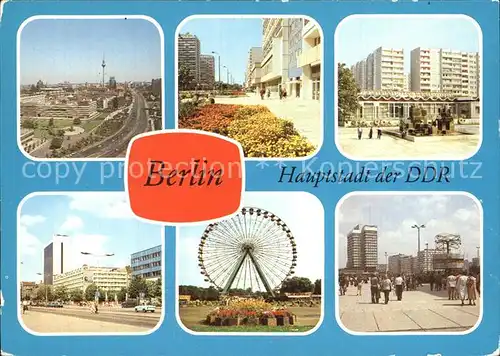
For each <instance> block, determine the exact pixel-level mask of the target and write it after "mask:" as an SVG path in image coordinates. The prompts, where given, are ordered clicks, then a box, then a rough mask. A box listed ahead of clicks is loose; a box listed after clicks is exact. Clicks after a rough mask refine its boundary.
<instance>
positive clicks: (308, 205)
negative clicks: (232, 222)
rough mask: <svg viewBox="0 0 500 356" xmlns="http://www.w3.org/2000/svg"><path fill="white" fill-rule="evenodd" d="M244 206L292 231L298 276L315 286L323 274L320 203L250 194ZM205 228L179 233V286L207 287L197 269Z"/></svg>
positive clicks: (299, 196)
mask: <svg viewBox="0 0 500 356" xmlns="http://www.w3.org/2000/svg"><path fill="white" fill-rule="evenodd" d="M244 205H245V206H252V207H258V208H261V209H265V210H268V211H270V212H272V213H274V214H276V215H277V216H279V217H280V218H281V219H282V220H283V221H284V222H285V223H286V224H287V225H288V227H289V228H290V230H291V231H292V233H293V236H294V237H295V241H296V243H297V266H296V269H295V275H296V276H299V277H308V278H310V279H311V280H312V281H313V282H314V280H316V279H322V278H323V273H324V262H323V260H324V258H323V256H324V238H325V236H324V235H325V234H324V210H323V206H322V204H321V202H320V201H319V200H318V199H317V198H316V197H314V196H313V195H311V194H308V193H303V192H247V193H245V197H244ZM205 228H206V224H204V225H198V226H193V227H183V228H180V229H179V239H178V240H177V258H178V262H179V268H178V271H177V273H178V283H179V285H197V286H204V287H208V286H209V284H208V283H206V282H205V281H204V280H203V279H204V278H203V276H202V275H201V274H200V269H199V267H198V244H199V243H200V238H201V235H202V234H203V231H204V230H205Z"/></svg>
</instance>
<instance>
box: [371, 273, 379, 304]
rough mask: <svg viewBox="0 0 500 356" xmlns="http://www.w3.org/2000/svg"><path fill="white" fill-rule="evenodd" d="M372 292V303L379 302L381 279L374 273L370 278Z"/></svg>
mask: <svg viewBox="0 0 500 356" xmlns="http://www.w3.org/2000/svg"><path fill="white" fill-rule="evenodd" d="M370 294H371V297H372V303H373V304H377V303H378V302H379V300H380V291H379V279H378V277H377V275H376V274H374V275H372V278H371V280H370Z"/></svg>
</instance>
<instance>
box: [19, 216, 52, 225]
mask: <svg viewBox="0 0 500 356" xmlns="http://www.w3.org/2000/svg"><path fill="white" fill-rule="evenodd" d="M20 220H21V221H20V223H21V225H23V226H33V225H36V224H40V223H43V222H44V221H45V220H47V218H46V217H45V216H42V215H26V214H24V215H21V219H20Z"/></svg>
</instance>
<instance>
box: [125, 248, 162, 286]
mask: <svg viewBox="0 0 500 356" xmlns="http://www.w3.org/2000/svg"><path fill="white" fill-rule="evenodd" d="M161 265H162V246H161V245H159V246H155V247H152V248H149V249H147V250H143V251H139V252H136V253H133V254H132V255H131V256H130V266H131V268H132V276H133V277H141V278H145V279H153V278H154V279H156V278H160V277H161V270H162V267H161Z"/></svg>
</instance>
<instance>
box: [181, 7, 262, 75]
mask: <svg viewBox="0 0 500 356" xmlns="http://www.w3.org/2000/svg"><path fill="white" fill-rule="evenodd" d="M178 33H179V34H185V33H190V34H192V35H195V36H196V37H198V39H199V40H200V47H201V51H200V53H201V54H205V55H213V56H214V57H215V80H216V81H218V79H219V74H218V71H219V55H220V58H221V66H220V68H221V76H220V78H221V81H223V82H226V81H227V78H226V77H227V71H226V68H224V67H223V66H226V67H228V69H229V72H230V74H232V76H233V80H234V82H235V83H237V84H243V83H244V81H245V71H246V66H247V61H248V51H249V50H250V48H251V47H260V46H261V45H262V18H245V17H241V18H236V17H235V18H210V19H208V18H194V19H191V20H189V21H187V22H186V23H185V24H184V25H183V26H182V27H181V28H180V29H179V32H178ZM242 34H244V35H242ZM231 36H235V37H237V39H232V38H231ZM212 52H217V53H218V54H213V53H212Z"/></svg>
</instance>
